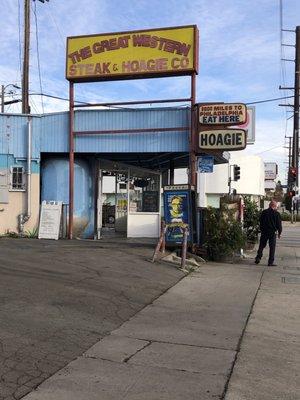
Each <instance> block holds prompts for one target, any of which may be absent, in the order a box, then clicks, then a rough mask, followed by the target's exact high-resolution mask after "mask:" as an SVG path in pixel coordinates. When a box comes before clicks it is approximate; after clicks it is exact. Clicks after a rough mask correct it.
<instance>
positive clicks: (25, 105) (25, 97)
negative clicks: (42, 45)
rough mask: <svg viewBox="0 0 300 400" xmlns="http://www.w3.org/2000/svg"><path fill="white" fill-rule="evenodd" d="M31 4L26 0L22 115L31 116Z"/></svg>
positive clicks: (29, 0) (41, 0) (43, 0)
mask: <svg viewBox="0 0 300 400" xmlns="http://www.w3.org/2000/svg"><path fill="white" fill-rule="evenodd" d="M33 1H35V0H33ZM39 1H40V2H41V3H45V1H49V0H39ZM30 4H31V0H24V57H23V74H22V114H30V106H29V52H30Z"/></svg>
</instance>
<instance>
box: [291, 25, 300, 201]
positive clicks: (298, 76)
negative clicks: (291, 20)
mask: <svg viewBox="0 0 300 400" xmlns="http://www.w3.org/2000/svg"><path fill="white" fill-rule="evenodd" d="M299 89H300V26H297V27H296V56H295V92H294V131H293V150H292V167H294V168H296V183H295V185H296V188H297V189H296V192H297V193H298V191H299V186H298V185H299V178H298V175H299V95H300V92H299Z"/></svg>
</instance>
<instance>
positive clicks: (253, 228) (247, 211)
mask: <svg viewBox="0 0 300 400" xmlns="http://www.w3.org/2000/svg"><path fill="white" fill-rule="evenodd" d="M260 213H261V212H260V210H259V208H258V206H257V204H256V202H255V201H252V200H251V199H250V197H248V196H245V197H244V222H243V228H244V232H245V234H246V238H247V243H252V244H255V243H256V242H257V239H258V234H259V217H260Z"/></svg>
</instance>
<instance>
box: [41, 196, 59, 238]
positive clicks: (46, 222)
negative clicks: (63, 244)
mask: <svg viewBox="0 0 300 400" xmlns="http://www.w3.org/2000/svg"><path fill="white" fill-rule="evenodd" d="M61 212H62V202H61V201H48V202H47V201H43V202H42V207H41V215H40V224H39V236H38V238H39V239H55V240H58V238H59V230H60V222H61Z"/></svg>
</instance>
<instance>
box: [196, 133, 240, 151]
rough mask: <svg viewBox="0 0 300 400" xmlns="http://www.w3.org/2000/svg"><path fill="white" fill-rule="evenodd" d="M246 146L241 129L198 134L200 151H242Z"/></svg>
mask: <svg viewBox="0 0 300 400" xmlns="http://www.w3.org/2000/svg"><path fill="white" fill-rule="evenodd" d="M246 144H247V135H246V131H244V130H243V129H216V130H208V131H202V132H199V147H200V149H201V150H227V151H234V150H243V149H244V148H245V147H246Z"/></svg>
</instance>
